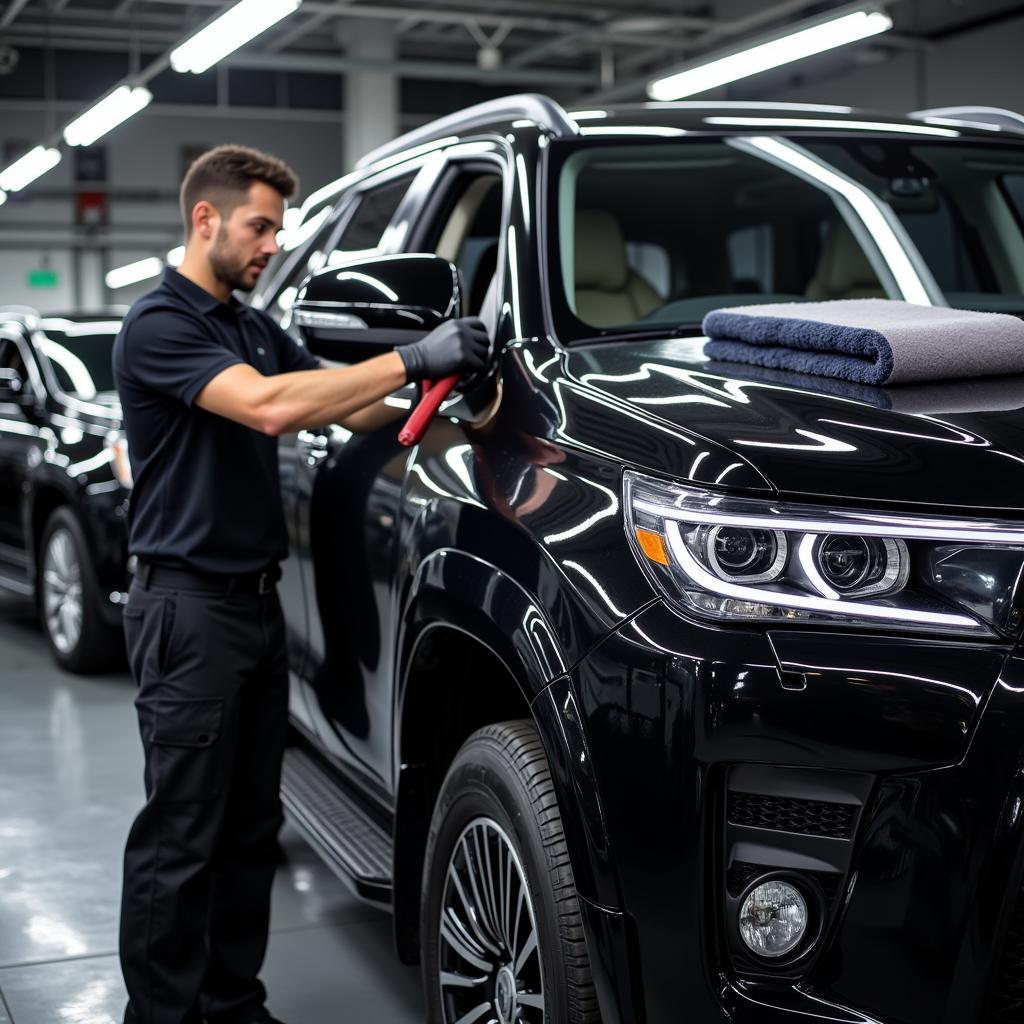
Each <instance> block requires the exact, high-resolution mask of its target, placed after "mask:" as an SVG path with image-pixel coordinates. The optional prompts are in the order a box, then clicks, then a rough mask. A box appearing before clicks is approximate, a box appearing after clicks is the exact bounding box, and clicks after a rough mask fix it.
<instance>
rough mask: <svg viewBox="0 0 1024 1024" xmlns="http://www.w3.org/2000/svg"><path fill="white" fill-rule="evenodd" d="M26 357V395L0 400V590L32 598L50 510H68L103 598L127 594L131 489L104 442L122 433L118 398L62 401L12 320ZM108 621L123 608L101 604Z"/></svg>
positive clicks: (29, 339) (28, 336)
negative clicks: (78, 528) (75, 520)
mask: <svg viewBox="0 0 1024 1024" xmlns="http://www.w3.org/2000/svg"><path fill="white" fill-rule="evenodd" d="M4 329H5V331H6V332H8V333H12V334H13V333H17V336H18V338H19V339H20V341H19V344H20V346H21V350H22V353H23V357H24V358H25V359H26V370H27V374H25V383H24V389H23V390H22V392H21V393H20V395H19V396H18V397H17V400H15V401H11V400H10V398H12V397H13V396H5V395H2V394H0V586H4V587H7V588H9V589H12V590H15V591H16V592H19V593H25V594H35V591H36V587H37V584H38V559H39V557H40V552H39V551H38V550H37V546H38V542H39V539H40V535H41V532H42V529H43V527H44V525H45V522H46V519H47V518H48V517H49V516H50V515H51V514H52V512H53V511H54V509H56V508H58V507H61V506H67V507H70V508H71V509H72V510H73V511H74V513H75V515H76V517H77V518H78V521H79V523H80V524H81V526H82V528H83V530H84V531H85V535H86V538H87V540H88V543H89V553H90V556H91V558H92V562H93V568H94V569H95V571H96V575H97V582H98V584H99V588H100V592H101V593H102V594H103V595H104V596H105V597H106V596H107V595H115V596H116V595H120V594H121V593H123V592H124V591H126V590H127V584H128V574H127V569H126V563H127V542H128V533H127V514H128V491H127V490H126V489H125V488H124V487H123V486H122V485H121V484H120V483H119V481H118V479H117V477H116V475H115V473H114V471H113V467H112V465H111V462H110V459H109V457H108V453H107V449H106V446H105V440H106V438H107V437H108V435H110V434H111V432H114V433H117V432H119V431H120V429H121V413H120V407H119V406H118V404H117V400H116V395H114V394H112V393H111V394H104V393H101V394H100V395H97V397H96V398H95V399H93V400H91V401H89V402H83V401H80V400H77V399H75V398H73V397H69V396H66V395H64V394H63V393H62V392H61V391H60V390H59V388H58V387H56V386H55V381H54V379H53V375H52V374H51V373H48V372H47V366H46V363H45V357H44V356H43V355H41V354H40V353H39V352H38V351H37V350H36V348H35V338H34V336H33V333H32V331H31V330H28V329H22V328H21V327H20V326H19V324H18V323H15V322H14V321H11V322H10V323H7V324H5V325H4ZM100 611H101V613H102V615H103V617H104V618H105V619H106V620H107V621H108V622H110V623H112V624H113V623H117V622H119V621H120V614H121V613H120V606H119V604H118V603H117V602H116V601H112V600H109V599H108V600H105V601H104V602H103V604H102V605H101V606H100Z"/></svg>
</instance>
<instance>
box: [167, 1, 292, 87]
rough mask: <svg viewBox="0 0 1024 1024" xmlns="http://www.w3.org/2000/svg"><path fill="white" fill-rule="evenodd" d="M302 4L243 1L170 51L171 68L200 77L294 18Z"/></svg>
mask: <svg viewBox="0 0 1024 1024" xmlns="http://www.w3.org/2000/svg"><path fill="white" fill-rule="evenodd" d="M301 3H302V0H240V2H239V3H237V4H235V6H234V7H232V8H230V9H229V10H227V11H225V12H224V13H223V14H222V15H221V16H220V17H219V18H216V19H215V20H214V21H211V22H210V24H209V25H207V26H206V27H205V28H201V29H200V30H199V31H198V32H197V33H196V34H195V35H194V36H192V37H191V39H187V40H186V41H185V42H184V43H182V44H181V46H179V47H176V48H175V49H173V50H171V67H172V68H174V70H175V71H181V72H185V71H191V72H192V73H193V74H196V75H198V74H200V73H201V72H203V71H205V70H206V69H207V68H211V67H213V65H214V64H216V63H217V61H219V60H222V59H223V58H224V57H226V56H227V55H228V54H229V53H233V52H234V51H235V50H237V49H238V48H239V47H240V46H244V45H245V44H246V43H248V42H249V41H250V40H252V39H255V38H256V36H258V35H260V33H262V32H265V31H266V30H267V29H268V28H270V26H271V25H276V24H277V23H278V22H279V21H280V20H281V19H282V18H286V17H287V16H288V15H289V14H293V13H294V12H295V11H296V10H298V8H299V4H301Z"/></svg>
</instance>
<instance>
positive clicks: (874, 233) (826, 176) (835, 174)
mask: <svg viewBox="0 0 1024 1024" xmlns="http://www.w3.org/2000/svg"><path fill="white" fill-rule="evenodd" d="M728 142H729V144H730V145H732V146H734V147H736V148H737V149H743V150H747V151H748V152H753V153H755V155H756V154H763V156H764V157H765V158H766V159H768V160H769V161H771V162H772V163H774V164H775V165H776V166H781V167H785V168H788V169H790V170H792V171H793V172H795V173H796V174H797V175H798V176H799V177H801V178H803V179H804V180H805V181H810V182H812V183H815V182H816V183H818V184H820V185H821V186H823V187H824V188H825V189H827V190H828V191H830V192H834V193H836V194H838V195H840V196H842V197H843V199H845V200H846V201H847V203H849V205H850V206H851V207H852V208H853V210H854V212H855V213H856V215H857V217H858V218H860V220H861V222H862V223H863V224H864V226H865V227H866V228H867V229H868V231H869V232H870V234H871V238H872V240H873V241H874V243H875V245H876V246H877V247H878V250H879V252H880V253H881V254H882V258H883V259H884V260H885V264H886V266H887V267H888V269H889V271H890V273H891V274H892V276H893V278H894V280H895V282H896V286H897V287H898V288H899V290H900V292H901V294H902V296H903V298H904V300H905V301H907V302H914V303H917V304H918V305H921V306H932V305H934V304H935V303H934V301H933V299H932V293H933V291H934V292H936V293H937V292H938V286H937V285H935V283H934V281H931V280H930V281H929V282H927V283H926V281H925V280H924V277H925V275H928V271H927V269H926V268H923V267H921V268H919V267H916V266H915V265H914V263H913V261H912V260H911V258H910V256H909V255H908V252H909V250H912V249H913V243H912V242H911V241H910V239H909V238H907V237H906V232H905V231H904V229H903V227H902V225H901V224H900V223H899V221H898V220H896V218H895V217H890V216H889V215H888V212H891V211H887V209H886V208H885V207H884V205H883V204H882V203H881V202H880V200H879V199H878V197H877V196H875V195H874V194H873V193H872V192H870V191H869V190H868V189H866V188H864V187H863V186H862V185H861V184H860V183H859V182H856V181H854V180H853V178H850V177H847V176H846V175H845V174H842V173H841V172H840V171H837V170H836V169H835V168H834V167H832V166H831V165H829V164H826V163H825V162H824V161H822V160H820V159H818V158H816V157H815V156H814V155H813V154H811V153H809V152H808V151H807V150H805V149H803V148H802V147H801V146H798V145H796V144H795V143H792V142H786V141H784V140H782V139H778V138H773V137H763V138H762V137H759V136H756V135H751V136H747V137H746V138H742V139H729V140H728ZM928 276H929V278H930V275H928ZM929 284H931V286H932V287H931V288H929Z"/></svg>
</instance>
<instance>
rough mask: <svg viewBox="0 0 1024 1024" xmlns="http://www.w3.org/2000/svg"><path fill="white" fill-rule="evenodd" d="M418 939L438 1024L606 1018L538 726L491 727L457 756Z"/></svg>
mask: <svg viewBox="0 0 1024 1024" xmlns="http://www.w3.org/2000/svg"><path fill="white" fill-rule="evenodd" d="M420 943H421V953H422V956H421V961H422V967H423V981H424V992H425V995H426V1003H427V1019H428V1021H429V1022H430V1024H457V1022H458V1024H563V1022H565V1024H596V1022H598V1021H599V1020H600V1016H599V1014H598V1010H597V1000H596V998H595V996H594V986H593V981H592V979H591V974H590V963H589V960H588V958H587V950H586V944H585V941H584V937H583V928H582V924H581V920H580V910H579V901H578V899H577V897H576V889H575V885H574V883H573V878H572V869H571V867H570V865H569V858H568V853H567V851H566V847H565V837H564V834H563V830H562V821H561V817H560V815H559V813H558V806H557V804H556V802H555V794H554V787H553V785H552V782H551V773H550V771H549V769H548V764H547V758H546V757H545V755H544V749H543V747H542V745H541V742H540V739H539V737H538V736H537V731H536V729H535V728H534V726H533V723H532V722H502V723H499V724H497V725H489V726H486V727H485V728H483V729H480V730H479V731H477V732H476V733H474V734H473V735H472V736H471V737H470V738H469V739H468V740H467V741H466V743H465V744H464V745H463V747H462V749H461V750H460V751H459V753H458V754H457V755H456V756H455V760H454V761H453V762H452V766H451V768H450V769H449V771H448V775H447V777H446V778H445V781H444V784H443V785H442V787H441V792H440V795H439V796H438V799H437V805H436V806H435V809H434V816H433V820H432V822H431V826H430V834H429V836H428V840H427V852H426V859H425V863H424V877H423V896H422V903H421V915H420Z"/></svg>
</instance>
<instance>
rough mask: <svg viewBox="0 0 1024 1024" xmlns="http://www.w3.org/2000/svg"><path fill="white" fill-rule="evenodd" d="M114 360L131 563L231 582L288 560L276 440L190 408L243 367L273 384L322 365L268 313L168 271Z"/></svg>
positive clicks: (128, 325)
mask: <svg viewBox="0 0 1024 1024" xmlns="http://www.w3.org/2000/svg"><path fill="white" fill-rule="evenodd" d="M113 360H114V379H115V380H116V382H117V391H118V394H119V395H120V398H121V406H122V409H123V412H124V422H125V429H126V430H127V434H128V451H129V457H130V460H131V467H132V475H133V477H134V479H135V486H134V488H133V490H132V496H131V506H130V513H129V522H130V530H129V540H128V549H129V552H130V554H133V555H137V556H138V557H139V559H140V560H142V561H147V562H152V563H154V564H158V565H168V566H174V567H177V568H185V569H192V570H194V571H199V572H213V573H231V574H234V573H249V572H259V571H261V570H263V569H264V568H266V567H267V566H268V565H270V564H271V563H273V562H276V561H279V560H280V559H282V558H284V557H285V556H286V554H287V552H288V535H287V532H286V530H285V522H284V512H283V509H282V505H281V491H280V485H279V481H278V469H277V438H275V437H268V436H267V435H265V434H261V433H260V432H259V431H257V430H253V429H251V428H250V427H245V426H242V425H241V424H240V423H235V422H233V421H232V420H229V419H225V418H224V417H223V416H217V415H215V414H214V413H211V412H207V411H206V410H204V409H200V408H199V407H198V406H196V405H193V402H194V401H195V398H196V395H198V394H199V392H200V391H202V389H203V388H204V387H205V386H206V385H207V384H208V383H209V382H210V381H211V380H212V379H213V378H214V377H216V376H217V374H218V373H220V372H221V371H222V370H225V369H227V367H229V366H233V365H234V364H235V363H249V364H250V365H251V366H254V367H255V368H256V369H257V370H259V371H260V373H262V374H265V375H267V376H270V375H271V374H275V373H287V372H288V371H290V370H310V369H315V368H316V367H318V366H319V365H320V364H319V361H318V360H317V359H316V358H315V357H314V356H312V355H311V354H310V353H309V352H308V351H307V350H306V349H305V348H303V347H301V346H300V345H298V344H296V343H295V341H293V340H292V339H291V338H290V337H289V336H288V335H287V334H285V332H284V331H282V330H281V328H280V327H278V325H277V324H276V323H274V321H273V320H272V319H271V318H270V317H269V316H268V315H267V314H266V313H264V312H262V311H261V310H256V309H252V308H251V307H249V306H246V305H244V304H243V303H241V302H239V301H238V300H237V299H235V298H234V297H232V298H231V300H230V302H226V303H225V302H221V301H220V300H219V299H217V298H216V297H214V296H213V295H211V294H210V293H209V292H207V291H206V290H205V289H203V288H200V287H199V286H198V285H196V284H193V282H191V281H189V280H188V278H186V277H183V276H182V275H181V274H179V273H178V272H177V271H176V270H174V269H172V268H170V267H168V269H167V270H166V271H164V276H163V281H162V282H161V284H160V286H159V287H158V288H156V289H154V290H153V291H151V292H150V293H149V294H148V295H144V296H143V297H142V298H141V299H139V300H138V301H137V302H136V303H135V304H134V305H133V306H132V307H131V309H130V310H129V311H128V315H127V316H126V317H125V320H124V323H123V325H122V327H121V332H120V333H119V334H118V336H117V340H116V341H115V342H114V356H113Z"/></svg>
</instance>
